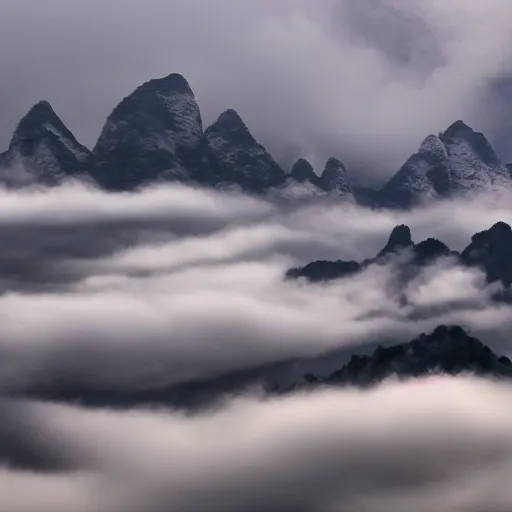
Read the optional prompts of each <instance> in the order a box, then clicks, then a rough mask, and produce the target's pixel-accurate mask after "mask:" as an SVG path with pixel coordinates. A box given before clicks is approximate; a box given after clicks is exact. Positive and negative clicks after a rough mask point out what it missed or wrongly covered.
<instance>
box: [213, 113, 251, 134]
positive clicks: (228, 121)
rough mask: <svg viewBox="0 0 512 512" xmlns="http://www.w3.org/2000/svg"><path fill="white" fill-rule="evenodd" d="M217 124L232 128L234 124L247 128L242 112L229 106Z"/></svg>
mask: <svg viewBox="0 0 512 512" xmlns="http://www.w3.org/2000/svg"><path fill="white" fill-rule="evenodd" d="M214 124H215V125H217V126H222V127H228V128H232V127H234V126H236V127H238V128H245V129H246V130H247V129H248V128H247V125H246V124H245V123H244V121H243V120H242V118H241V117H240V114H239V113H238V112H237V111H236V110H235V109H232V108H228V109H227V110H224V112H222V114H221V115H220V116H219V117H218V118H217V121H215V123H214Z"/></svg>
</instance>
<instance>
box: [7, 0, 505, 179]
mask: <svg viewBox="0 0 512 512" xmlns="http://www.w3.org/2000/svg"><path fill="white" fill-rule="evenodd" d="M511 11H512V4H511V3H510V2H508V1H507V0H475V1H473V2H467V1H463V0H451V1H450V2H442V1H440V0H379V1H376V0H364V1H363V0H315V1H314V2H313V1H311V0H280V1H279V2H275V1H274V0H272V1H271V0H238V1H233V0H216V1H214V2H212V1H211V0H171V1H168V0H165V1H164V0H146V1H145V2H141V1H132V0H101V1H99V0H89V1H88V2H73V1H69V0H45V2H40V1H37V0H4V1H3V2H2V12H1V17H0V63H1V66H2V68H1V69H2V80H1V81H0V147H5V146H6V145H7V143H8V140H9V137H10V135H11V133H12V130H13V128H14V127H15V125H16V123H17V121H18V119H19V118H20V117H21V116H22V115H23V114H24V113H25V112H26V111H27V110H28V108H29V107H30V106H31V105H32V104H33V103H35V102H36V101H38V100H40V99H48V100H49V101H50V102H51V103H52V104H53V105H54V108H55V109H56V111H57V112H58V113H59V114H60V115H61V117H62V118H63V120H64V121H65V122H66V124H67V125H68V126H69V127H70V129H71V130H72V131H73V132H74V133H75V135H76V136H77V138H79V139H80V140H81V141H82V142H83V143H85V144H86V145H88V146H92V145H93V144H94V142H95V139H96V137H97V136H98V134H99V132H100V129H101V126H102V124H103V121H104V119H105V117H106V116H107V115H108V114H109V112H110V111H111V109H112V108H113V107H114V106H115V104H116V103H117V102H118V101H119V100H120V99H121V98H122V97H123V96H124V95H126V94H128V93H130V92H131V90H133V89H134V88H135V87H136V86H137V85H139V84H140V83H141V82H143V81H145V80H148V79H150V78H154V77H159V76H164V75H167V74H168V73H170V72H181V73H182V74H184V75H185V76H186V77H187V79H188V80H189V82H190V84H191V86H192V88H193V89H194V91H195V93H196V96H197V98H198V101H199V103H200V106H201V109H202V113H203V118H204V120H205V122H206V123H209V122H211V121H212V120H213V119H214V118H215V117H216V116H217V115H218V114H219V113H220V112H221V111H222V110H223V109H225V108H228V107H234V108H236V109H237V110H239V112H240V114H241V115H242V117H243V118H244V120H245V121H246V122H247V124H248V125H249V127H250V128H251V129H252V131H253V132H254V134H255V135H256V136H257V137H258V138H259V139H260V141H261V142H262V143H263V144H265V145H266V146H267V147H268V149H269V150H270V151H271V152H272V153H273V154H274V156H275V157H276V158H278V159H279V160H280V161H282V162H285V163H288V162H289V161H290V160H291V159H292V158H295V157H298V156H301V155H302V156H304V157H307V158H310V159H311V160H313V162H314V163H315V164H316V166H317V167H318V166H319V165H321V163H322V161H323V160H324V159H325V158H326V157H327V156H330V155H333V156H337V157H338V158H340V159H341V160H342V161H344V162H345V163H347V164H348V165H349V166H350V168H351V170H352V172H353V174H354V175H356V176H355V177H357V176H360V177H361V176H362V177H364V178H368V177H370V178H372V177H373V179H375V180H377V181H381V180H382V179H383V178H384V177H385V176H387V175H389V174H390V173H391V172H392V171H394V170H395V169H396V168H397V167H398V166H399V165H400V164H401V163H402V162H403V161H404V160H405V158H406V157H407V156H408V155H409V154H410V153H411V152H412V151H414V149H415V148H416V147H417V146H418V145H419V143H420V142H421V140H422V139H423V137H424V136H425V135H427V134H428V133H429V132H438V131H441V130H443V129H445V128H446V127H447V126H448V125H449V124H450V123H451V122H452V121H454V120H455V119H457V118H463V119H464V120H466V122H468V123H469V124H472V125H473V126H474V128H475V129H478V130H481V131H484V132H486V133H489V135H491V136H492V138H493V139H494V140H496V141H498V142H499V150H500V153H501V154H502V155H503V157H504V158H505V159H508V158H510V159H512V151H510V150H508V151H507V149H506V147H507V137H506V136H504V135H503V133H502V131H500V127H501V126H502V125H506V124H507V119H508V118H509V117H510V116H507V115H503V112H504V109H505V110H506V108H507V104H506V103H504V102H503V99H504V98H508V97H509V96H510V93H509V87H508V86H507V85H506V84H509V83H510V82H507V80H503V77H507V76H508V73H509V71H511V69H512V63H511V60H510V48H512V45H511V44H510V43H511V42H512V33H511V32H510V30H509V26H508V20H509V19H510V16H511V15H512V12H511ZM498 79H499V81H498ZM496 83H499V86H498V87H496V86H495V85H496ZM504 84H505V85H504Z"/></svg>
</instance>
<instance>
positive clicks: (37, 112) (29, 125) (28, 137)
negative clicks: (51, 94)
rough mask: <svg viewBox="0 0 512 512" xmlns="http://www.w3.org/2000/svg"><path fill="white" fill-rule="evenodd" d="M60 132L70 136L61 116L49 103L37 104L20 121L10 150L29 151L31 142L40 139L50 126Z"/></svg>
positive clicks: (40, 102) (41, 102)
mask: <svg viewBox="0 0 512 512" xmlns="http://www.w3.org/2000/svg"><path fill="white" fill-rule="evenodd" d="M50 125H51V126H53V128H54V129H56V130H59V131H60V132H66V135H70V133H69V130H68V129H67V128H66V127H65V126H64V123H63V122H62V121H61V120H60V118H59V116H58V115H57V114H56V113H55V111H54V110H53V108H52V106H51V105H50V103H49V102H48V101H39V102H37V103H36V104H35V105H34V106H33V107H32V108H31V109H30V110H29V111H28V112H27V113H26V114H25V115H24V116H23V117H22V118H21V120H20V122H19V123H18V126H17V127H16V130H15V131H14V134H13V136H12V139H11V142H10V144H9V148H10V149H11V150H12V149H15V148H16V149H19V150H20V151H21V152H22V153H25V152H26V149H28V148H27V147H26V146H30V145H31V144H29V143H30V142H33V141H34V140H36V139H38V138H40V137H41V136H42V135H43V134H44V132H46V131H47V129H48V127H49V126H50Z"/></svg>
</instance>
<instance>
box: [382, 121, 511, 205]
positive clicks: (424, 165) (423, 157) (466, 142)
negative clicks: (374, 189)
mask: <svg viewBox="0 0 512 512" xmlns="http://www.w3.org/2000/svg"><path fill="white" fill-rule="evenodd" d="M504 188H506V189H510V188H512V179H511V173H510V170H509V169H508V168H507V167H506V166H505V165H503V164H502V163H501V162H500V160H499V158H498V157H497V155H496V153H495V152H494V150H493V148H492V146H491V144H490V143H489V141H488V140H487V139H486V138H485V136H484V135H483V134H482V133H479V132H476V131H474V130H473V129H472V128H471V127H469V126H468V125H467V124H466V123H464V122H463V121H461V120H459V121H456V122H455V123H453V124H452V125H450V126H449V127H448V129H447V130H446V131H444V132H443V133H440V134H439V136H437V137H436V136H435V135H429V136H428V137H427V138H426V139H425V140H424V141H423V142H422V144H421V146H420V148H419V150H418V151H417V152H416V153H414V154H413V155H412V156H411V157H410V158H409V159H408V160H407V162H406V163H405V164H404V165H403V166H402V168H401V169H400V170H399V171H398V172H397V173H396V174H395V175H394V176H392V178H391V179H390V180H389V181H388V183H387V184H386V185H385V186H384V187H383V189H382V191H381V197H382V198H383V203H384V204H388V205H390V206H391V205H396V206H400V207H408V206H411V205H413V204H416V203H418V202H424V201H427V200H431V199H437V198H440V197H447V196H450V195H452V194H472V193H476V192H482V191H492V192H494V191H499V190H503V189H504Z"/></svg>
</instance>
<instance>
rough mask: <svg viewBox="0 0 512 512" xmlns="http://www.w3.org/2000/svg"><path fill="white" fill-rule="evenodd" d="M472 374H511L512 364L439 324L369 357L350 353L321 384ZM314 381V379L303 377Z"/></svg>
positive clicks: (464, 334)
mask: <svg viewBox="0 0 512 512" xmlns="http://www.w3.org/2000/svg"><path fill="white" fill-rule="evenodd" d="M461 373H472V374H476V375H489V376H496V377H506V378H511V377H512V363H511V361H510V359H508V358H507V357H505V356H502V357H498V356H497V355H496V354H494V353H493V352H492V350H491V349H490V348H489V347H487V346H486V345H484V344H483V343H482V342H481V341H480V340H478V339H477V338H474V337H472V336H470V335H469V334H468V333H467V332H465V331H464V329H462V328H461V327H459V326H450V327H448V326H439V327H437V328H436V329H435V330H434V331H433V332H432V333H431V334H429V335H426V334H422V335H420V336H419V337H418V338H416V339H414V340H412V341H410V342H408V343H403V344H400V345H394V346H391V347H388V348H384V347H379V348H377V350H376V351H375V352H374V353H373V354H372V355H371V356H354V357H352V359H351V360H350V362H349V363H348V364H347V365H345V366H344V367H343V368H341V369H340V370H338V371H336V372H334V373H333V374H332V375H330V376H329V377H328V378H327V379H326V380H325V381H324V383H326V384H332V385H355V386H367V385H372V384H377V383H379V382H381V381H382V380H384V379H386V378H389V377H393V376H395V377H399V378H411V377H421V376H427V375H431V374H438V375H439V374H440V375H443V374H445V375H457V374H461ZM306 380H307V381H309V382H310V383H311V382H313V383H318V382H319V380H318V379H314V378H311V376H309V377H308V378H307V379H306Z"/></svg>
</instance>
